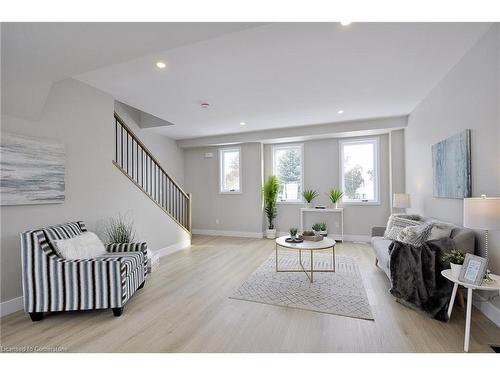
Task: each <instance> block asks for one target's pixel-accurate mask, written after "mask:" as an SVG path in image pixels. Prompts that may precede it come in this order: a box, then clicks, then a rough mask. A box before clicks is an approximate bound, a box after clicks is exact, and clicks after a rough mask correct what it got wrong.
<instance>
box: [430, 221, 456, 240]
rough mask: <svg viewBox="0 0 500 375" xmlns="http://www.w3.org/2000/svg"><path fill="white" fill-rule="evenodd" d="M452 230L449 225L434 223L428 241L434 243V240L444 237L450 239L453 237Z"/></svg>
mask: <svg viewBox="0 0 500 375" xmlns="http://www.w3.org/2000/svg"><path fill="white" fill-rule="evenodd" d="M452 230H453V227H452V226H450V225H448V224H444V223H433V225H432V229H431V233H430V235H429V238H427V240H428V241H433V240H439V239H440V238H443V237H446V238H449V237H450V236H451V231H452Z"/></svg>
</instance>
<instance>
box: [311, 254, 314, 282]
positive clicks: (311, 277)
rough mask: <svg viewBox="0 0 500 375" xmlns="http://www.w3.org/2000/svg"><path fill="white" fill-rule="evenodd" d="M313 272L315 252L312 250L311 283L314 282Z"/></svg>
mask: <svg viewBox="0 0 500 375" xmlns="http://www.w3.org/2000/svg"><path fill="white" fill-rule="evenodd" d="M313 272H314V259H313V251H312V250H311V282H313V278H314V276H313Z"/></svg>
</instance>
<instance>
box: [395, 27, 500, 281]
mask: <svg viewBox="0 0 500 375" xmlns="http://www.w3.org/2000/svg"><path fill="white" fill-rule="evenodd" d="M499 54H500V29H499V26H498V25H494V26H493V27H492V28H491V29H490V30H489V31H488V32H487V33H486V34H485V35H484V37H483V38H482V39H480V40H479V41H478V43H477V44H476V45H475V46H474V47H472V49H471V50H470V51H469V52H467V54H466V55H465V56H464V57H463V58H462V59H461V60H460V61H459V62H458V63H457V65H456V66H455V67H454V68H453V69H452V70H451V71H450V72H449V73H448V74H447V75H446V76H445V77H444V78H443V80H442V81H441V82H440V83H439V84H438V85H437V86H436V87H435V88H434V89H433V90H432V91H431V92H430V93H429V94H428V95H427V96H426V98H425V99H424V100H423V101H422V102H421V103H420V104H419V105H418V106H417V107H416V108H415V110H414V111H413V112H412V113H411V114H410V116H409V121H408V127H407V129H406V131H405V135H406V188H407V190H408V192H409V193H410V194H411V198H412V204H413V208H412V211H415V212H419V213H422V214H424V215H427V216H432V217H435V218H439V219H442V220H445V221H449V222H452V223H456V224H459V225H461V224H462V223H463V201H462V200H460V199H440V198H434V197H433V196H432V159H431V146H432V145H433V144H435V143H437V142H439V141H441V140H443V139H445V138H447V137H450V136H452V135H454V134H456V133H458V132H461V131H463V130H465V129H471V130H472V193H473V196H479V195H480V194H487V195H491V196H500V115H499V108H500V57H499ZM491 237H492V238H491V243H490V257H491V261H490V267H491V269H492V270H493V271H494V272H496V273H500V234H499V232H498V231H497V232H492V233H491Z"/></svg>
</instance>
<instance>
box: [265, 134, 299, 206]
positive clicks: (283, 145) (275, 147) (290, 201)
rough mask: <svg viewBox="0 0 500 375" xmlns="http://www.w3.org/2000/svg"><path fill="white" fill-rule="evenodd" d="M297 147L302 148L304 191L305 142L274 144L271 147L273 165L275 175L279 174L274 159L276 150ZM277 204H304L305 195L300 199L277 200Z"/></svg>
mask: <svg viewBox="0 0 500 375" xmlns="http://www.w3.org/2000/svg"><path fill="white" fill-rule="evenodd" d="M292 147H293V148H295V147H299V148H300V177H301V178H300V191H302V192H304V144H303V143H284V144H277V145H273V146H272V149H271V156H272V160H271V162H272V167H273V175H274V176H277V173H276V163H275V160H274V154H275V152H274V151H275V150H279V149H282V150H283V149H288V148H292ZM276 203H277V204H303V203H304V197H303V196H302V195H301V196H300V199H296V200H289V201H280V200H278V201H276Z"/></svg>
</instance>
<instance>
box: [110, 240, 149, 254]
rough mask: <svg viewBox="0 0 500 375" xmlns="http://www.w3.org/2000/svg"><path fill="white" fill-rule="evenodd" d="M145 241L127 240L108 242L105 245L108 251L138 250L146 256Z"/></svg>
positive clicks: (124, 251)
mask: <svg viewBox="0 0 500 375" xmlns="http://www.w3.org/2000/svg"><path fill="white" fill-rule="evenodd" d="M147 247H148V246H147V244H146V242H129V243H110V244H109V245H107V246H106V251H107V252H108V253H126V252H129V251H140V252H142V253H143V254H144V256H146V254H147Z"/></svg>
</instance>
